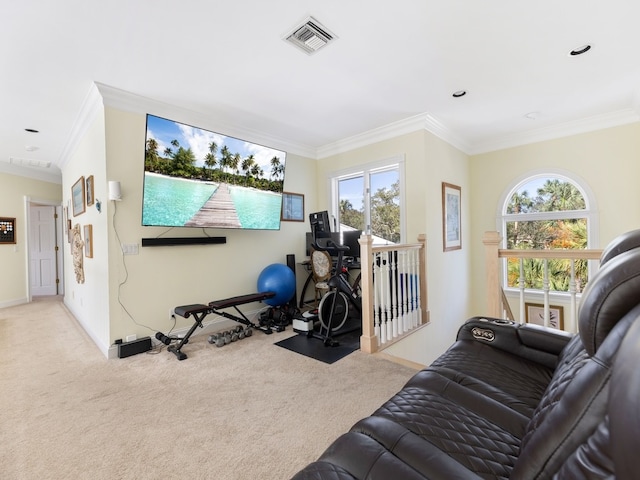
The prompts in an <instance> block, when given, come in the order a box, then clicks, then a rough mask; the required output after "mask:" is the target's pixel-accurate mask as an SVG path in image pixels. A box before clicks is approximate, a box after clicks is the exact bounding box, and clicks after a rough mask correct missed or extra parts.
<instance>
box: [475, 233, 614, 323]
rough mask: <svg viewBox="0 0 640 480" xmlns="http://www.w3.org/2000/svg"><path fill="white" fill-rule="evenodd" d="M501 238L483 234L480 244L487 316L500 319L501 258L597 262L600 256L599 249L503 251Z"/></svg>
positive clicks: (501, 309) (600, 251)
mask: <svg viewBox="0 0 640 480" xmlns="http://www.w3.org/2000/svg"><path fill="white" fill-rule="evenodd" d="M501 241H502V238H501V237H500V234H499V233H498V232H493V231H489V232H485V233H484V235H483V237H482V243H484V246H485V266H486V283H487V315H489V316H493V317H498V318H499V317H501V316H502V311H503V305H502V287H501V283H500V275H499V273H500V259H501V258H518V259H520V258H523V259H524V258H538V259H542V260H545V259H547V260H551V259H562V260H565V259H566V260H598V259H599V258H600V257H601V255H602V250H601V249H580V250H577V249H576V250H573V249H553V250H534V249H526V250H524V249H523V250H520V249H504V248H500V243H501Z"/></svg>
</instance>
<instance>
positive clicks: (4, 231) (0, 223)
mask: <svg viewBox="0 0 640 480" xmlns="http://www.w3.org/2000/svg"><path fill="white" fill-rule="evenodd" d="M0 243H16V219H15V218H8V217H0Z"/></svg>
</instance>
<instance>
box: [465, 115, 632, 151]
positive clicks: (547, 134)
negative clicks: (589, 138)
mask: <svg viewBox="0 0 640 480" xmlns="http://www.w3.org/2000/svg"><path fill="white" fill-rule="evenodd" d="M638 121H640V114H638V109H633V108H628V109H624V110H618V111H615V112H610V113H604V114H602V115H593V116H591V117H586V118H582V119H579V120H574V121H571V122H566V123H561V124H556V125H550V126H548V127H543V128H538V129H535V130H529V131H527V132H522V133H517V134H513V135H505V136H502V137H495V138H493V139H489V140H484V141H481V142H477V143H474V144H473V145H472V147H471V149H470V150H469V152H467V153H468V154H469V155H478V154H481V153H487V152H493V151H496V150H504V149H505V148H513V147H519V146H521V145H528V144H531V143H537V142H543V141H546V140H554V139H557V138H562V137H569V136H572V135H578V134H581V133H587V132H593V131H595V130H604V129H605V128H611V127H618V126H620V125H626V124H629V123H635V122H638Z"/></svg>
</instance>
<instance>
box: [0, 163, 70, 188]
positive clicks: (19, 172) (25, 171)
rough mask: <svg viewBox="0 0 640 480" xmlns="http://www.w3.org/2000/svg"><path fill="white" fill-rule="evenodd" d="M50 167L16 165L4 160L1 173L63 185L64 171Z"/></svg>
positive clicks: (0, 167) (0, 169) (0, 165)
mask: <svg viewBox="0 0 640 480" xmlns="http://www.w3.org/2000/svg"><path fill="white" fill-rule="evenodd" d="M49 168H50V169H47V170H45V169H41V168H30V167H23V166H22V165H15V164H13V163H9V162H4V161H2V162H0V173H6V174H8V175H16V176H18V177H27V178H31V179H33V180H41V181H43V182H49V183H57V184H59V185H62V172H61V171H60V170H59V169H58V168H57V167H55V166H52V167H49Z"/></svg>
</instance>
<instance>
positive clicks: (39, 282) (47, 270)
mask: <svg viewBox="0 0 640 480" xmlns="http://www.w3.org/2000/svg"><path fill="white" fill-rule="evenodd" d="M29 213H30V219H29V220H30V222H29V270H30V271H29V278H30V282H31V295H34V296H37V295H57V293H58V282H57V278H58V275H57V272H58V268H57V261H56V258H57V250H56V218H55V207H54V206H49V205H47V206H34V205H32V206H30V211H29Z"/></svg>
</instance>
